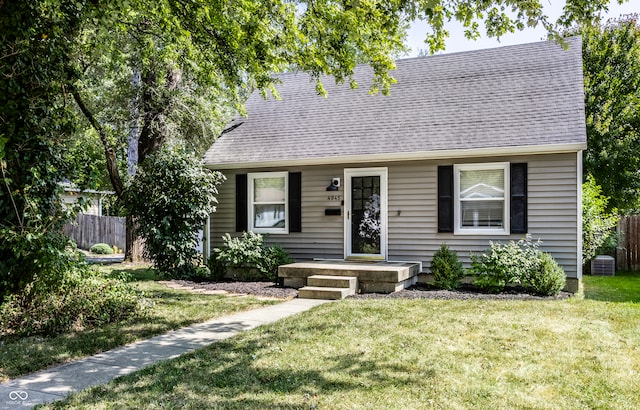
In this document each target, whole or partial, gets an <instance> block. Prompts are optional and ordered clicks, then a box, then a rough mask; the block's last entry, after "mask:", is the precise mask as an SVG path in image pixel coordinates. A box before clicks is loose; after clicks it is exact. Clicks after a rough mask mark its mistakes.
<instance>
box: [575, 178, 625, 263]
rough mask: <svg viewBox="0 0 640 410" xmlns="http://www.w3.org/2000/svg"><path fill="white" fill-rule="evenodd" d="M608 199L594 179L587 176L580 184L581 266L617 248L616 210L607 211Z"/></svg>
mask: <svg viewBox="0 0 640 410" xmlns="http://www.w3.org/2000/svg"><path fill="white" fill-rule="evenodd" d="M608 201H609V199H608V198H607V197H606V196H604V195H603V194H602V190H601V188H600V186H599V185H597V184H596V181H595V179H594V178H593V177H592V176H591V175H589V176H587V182H585V183H584V184H582V264H583V265H585V264H587V263H588V262H589V261H591V259H593V258H594V257H595V256H596V255H597V254H598V253H599V252H602V253H608V252H609V251H611V250H614V249H615V248H616V246H617V241H616V238H617V237H616V234H615V232H614V228H615V227H616V225H617V223H618V216H617V214H616V211H617V210H616V209H615V208H614V209H612V210H611V211H608V210H607V208H608V206H607V204H608Z"/></svg>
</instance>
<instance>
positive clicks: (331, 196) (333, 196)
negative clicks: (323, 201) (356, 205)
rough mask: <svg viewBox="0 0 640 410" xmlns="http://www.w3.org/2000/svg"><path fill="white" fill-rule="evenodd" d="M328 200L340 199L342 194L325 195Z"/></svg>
mask: <svg viewBox="0 0 640 410" xmlns="http://www.w3.org/2000/svg"><path fill="white" fill-rule="evenodd" d="M327 199H328V200H329V201H342V196H340V195H329V196H328V197H327Z"/></svg>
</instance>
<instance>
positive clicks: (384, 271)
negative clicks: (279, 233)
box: [278, 260, 421, 293]
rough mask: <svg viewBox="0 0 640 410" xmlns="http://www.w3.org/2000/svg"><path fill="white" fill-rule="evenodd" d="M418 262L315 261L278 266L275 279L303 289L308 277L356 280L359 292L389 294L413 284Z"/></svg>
mask: <svg viewBox="0 0 640 410" xmlns="http://www.w3.org/2000/svg"><path fill="white" fill-rule="evenodd" d="M420 268H421V267H420V263H414V262H387V261H355V260H344V261H340V260H336V261H334V260H318V261H309V262H297V263H292V264H289V265H282V266H280V267H279V268H278V277H280V278H283V282H284V285H285V286H290V287H293V288H301V287H303V286H307V278H308V277H309V276H315V275H322V276H350V277H356V278H358V289H357V292H359V293H392V292H397V291H399V290H402V289H404V288H407V287H409V286H411V285H413V284H415V283H416V282H417V280H418V273H420Z"/></svg>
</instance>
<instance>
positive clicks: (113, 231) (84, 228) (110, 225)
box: [63, 214, 126, 249]
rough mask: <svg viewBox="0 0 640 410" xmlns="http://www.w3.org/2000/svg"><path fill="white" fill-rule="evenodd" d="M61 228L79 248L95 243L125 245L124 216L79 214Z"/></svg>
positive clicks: (87, 247) (89, 246)
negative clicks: (73, 220) (70, 222)
mask: <svg viewBox="0 0 640 410" xmlns="http://www.w3.org/2000/svg"><path fill="white" fill-rule="evenodd" d="M63 230H64V233H65V235H67V236H68V237H69V238H71V239H72V240H73V241H75V243H76V244H77V245H78V247H79V248H80V249H89V248H91V246H93V245H95V244H96V243H106V244H108V245H111V246H113V245H115V246H117V247H118V248H120V249H124V247H125V241H126V227H125V218H121V217H118V216H97V215H88V214H80V215H78V218H77V219H76V222H75V223H72V224H66V225H65V226H64V228H63Z"/></svg>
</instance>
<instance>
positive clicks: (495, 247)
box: [471, 236, 540, 293]
mask: <svg viewBox="0 0 640 410" xmlns="http://www.w3.org/2000/svg"><path fill="white" fill-rule="evenodd" d="M539 245H540V241H538V242H535V243H532V242H531V238H530V237H529V236H527V238H526V239H521V240H519V241H518V242H513V241H510V242H509V243H507V244H502V243H493V242H490V249H488V250H487V251H485V252H484V253H483V254H482V255H480V256H477V255H472V256H471V270H472V272H473V273H474V274H475V275H477V278H476V280H475V282H474V284H475V285H476V286H478V287H479V288H481V289H483V290H485V291H488V292H494V293H497V292H502V291H503V290H504V288H505V286H507V285H508V284H510V283H514V284H520V283H521V280H522V278H523V277H524V276H526V274H527V272H529V271H530V270H531V269H532V268H533V267H534V266H535V263H536V262H535V260H536V258H537V252H538V247H539Z"/></svg>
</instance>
